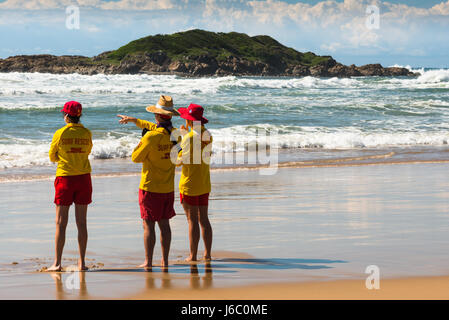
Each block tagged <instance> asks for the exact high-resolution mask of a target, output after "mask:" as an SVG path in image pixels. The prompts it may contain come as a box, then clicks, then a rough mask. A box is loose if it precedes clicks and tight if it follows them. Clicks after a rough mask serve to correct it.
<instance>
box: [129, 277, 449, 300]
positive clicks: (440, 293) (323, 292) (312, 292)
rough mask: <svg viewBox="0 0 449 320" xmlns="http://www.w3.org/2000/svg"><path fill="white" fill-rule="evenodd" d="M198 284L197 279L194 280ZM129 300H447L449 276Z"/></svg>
mask: <svg viewBox="0 0 449 320" xmlns="http://www.w3.org/2000/svg"><path fill="white" fill-rule="evenodd" d="M194 281H197V282H198V283H199V282H200V279H199V278H198V279H197V280H194ZM128 299H140V300H141V299H151V300H184V299H193V300H213V299H217V300H447V299H449V277H415V278H405V279H387V280H383V281H381V284H380V288H379V289H378V290H376V289H371V290H368V289H367V288H366V287H365V279H360V280H340V281H327V282H318V281H315V282H297V283H276V284H259V285H253V286H237V287H233V288H216V289H194V290H191V289H190V290H189V289H178V290H170V289H167V290H159V291H157V294H156V292H153V291H151V290H149V291H145V292H144V293H142V294H139V295H135V296H131V297H128Z"/></svg>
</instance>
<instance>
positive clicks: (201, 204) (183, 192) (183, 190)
mask: <svg viewBox="0 0 449 320" xmlns="http://www.w3.org/2000/svg"><path fill="white" fill-rule="evenodd" d="M178 112H179V113H180V116H181V118H183V119H185V120H186V125H185V126H181V128H180V129H181V130H183V131H184V132H186V130H189V129H190V131H189V132H188V133H187V134H185V135H184V137H183V138H182V141H181V151H180V152H179V154H178V165H181V164H182V172H181V180H180V181H179V192H180V199H181V204H182V206H183V207H184V211H185V213H186V216H187V220H188V222H189V240H190V256H189V257H188V258H187V259H186V261H196V260H197V251H198V242H199V240H200V228H199V226H198V222H199V225H200V226H201V231H202V232H201V233H202V235H203V242H204V254H203V259H204V260H206V261H208V260H211V248H212V227H211V224H210V222H209V218H208V207H209V193H210V191H211V183H210V173H209V164H210V156H211V150H212V136H211V134H210V132H209V131H208V130H207V129H206V128H205V127H204V125H205V124H206V123H207V122H208V120H207V119H206V118H204V117H203V112H204V109H203V107H202V106H200V105H197V104H193V103H192V104H190V105H189V107H188V108H179V109H178Z"/></svg>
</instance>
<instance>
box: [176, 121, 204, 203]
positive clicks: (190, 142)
mask: <svg viewBox="0 0 449 320" xmlns="http://www.w3.org/2000/svg"><path fill="white" fill-rule="evenodd" d="M181 149H182V150H181V152H180V153H179V154H178V163H181V164H182V172H181V179H180V181H179V192H180V193H182V194H185V195H188V196H199V195H202V194H205V193H209V192H210V191H211V183H210V168H209V163H210V156H211V150H212V136H211V134H210V132H209V131H207V130H206V128H204V127H202V128H201V136H200V135H199V134H198V133H197V132H196V131H194V130H191V131H190V132H189V133H188V134H186V135H185V136H184V137H183V138H182V141H181Z"/></svg>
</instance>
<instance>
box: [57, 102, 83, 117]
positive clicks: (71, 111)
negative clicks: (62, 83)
mask: <svg viewBox="0 0 449 320" xmlns="http://www.w3.org/2000/svg"><path fill="white" fill-rule="evenodd" d="M82 110H83V107H82V106H81V103H79V102H76V101H69V102H66V103H65V104H64V108H62V110H61V112H65V113H67V114H68V115H69V116H72V117H80V116H81V111H82Z"/></svg>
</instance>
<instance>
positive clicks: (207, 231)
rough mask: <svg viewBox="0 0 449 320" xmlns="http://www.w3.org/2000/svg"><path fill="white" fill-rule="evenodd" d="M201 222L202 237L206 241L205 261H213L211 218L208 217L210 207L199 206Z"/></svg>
mask: <svg viewBox="0 0 449 320" xmlns="http://www.w3.org/2000/svg"><path fill="white" fill-rule="evenodd" d="M198 208H199V213H198V215H199V218H198V219H199V221H200V225H201V235H202V236H203V241H204V256H203V258H204V259H205V260H210V259H211V249H212V226H211V225H210V222H209V217H208V215H207V210H208V206H199V207H198Z"/></svg>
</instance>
